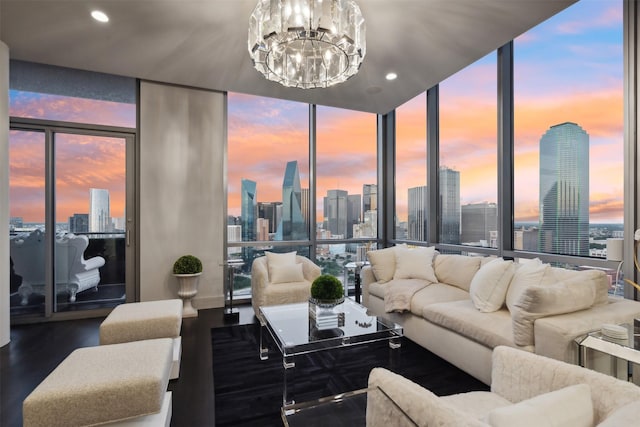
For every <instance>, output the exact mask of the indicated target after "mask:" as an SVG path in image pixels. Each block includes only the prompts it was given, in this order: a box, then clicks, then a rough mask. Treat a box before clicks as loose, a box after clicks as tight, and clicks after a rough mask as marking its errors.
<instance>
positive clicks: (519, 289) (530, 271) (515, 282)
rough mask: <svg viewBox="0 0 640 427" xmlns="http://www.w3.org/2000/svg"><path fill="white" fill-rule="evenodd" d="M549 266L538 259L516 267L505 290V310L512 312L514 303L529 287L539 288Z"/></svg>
mask: <svg viewBox="0 0 640 427" xmlns="http://www.w3.org/2000/svg"><path fill="white" fill-rule="evenodd" d="M548 269H549V264H543V263H542V261H540V259H539V258H535V259H532V260H531V261H527V262H525V263H523V264H521V265H518V266H517V268H516V270H515V273H514V274H513V279H512V280H511V284H510V285H509V289H508V290H507V298H506V303H507V308H508V309H509V311H511V310H513V307H514V306H515V304H516V302H517V301H518V299H519V298H520V296H521V295H522V293H523V292H524V290H525V289H526V288H528V287H529V286H540V285H541V284H542V283H543V282H542V280H543V278H544V275H545V272H547V270H548Z"/></svg>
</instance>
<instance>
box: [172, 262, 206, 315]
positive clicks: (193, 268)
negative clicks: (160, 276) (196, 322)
mask: <svg viewBox="0 0 640 427" xmlns="http://www.w3.org/2000/svg"><path fill="white" fill-rule="evenodd" d="M201 274H202V261H200V259H199V258H198V257H196V256H193V255H183V256H181V257H180V258H178V259H177V260H176V262H175V263H173V275H174V276H176V278H177V279H178V283H179V284H180V289H178V296H179V297H180V298H182V301H183V302H182V317H197V316H198V310H196V309H195V308H194V307H193V305H192V304H191V299H192V298H193V297H194V296H196V294H197V293H198V281H199V279H200V275H201Z"/></svg>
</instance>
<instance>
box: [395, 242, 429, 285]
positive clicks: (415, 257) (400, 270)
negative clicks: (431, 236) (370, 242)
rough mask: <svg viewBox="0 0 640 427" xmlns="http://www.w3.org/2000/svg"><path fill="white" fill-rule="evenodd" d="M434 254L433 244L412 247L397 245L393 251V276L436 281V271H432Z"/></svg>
mask: <svg viewBox="0 0 640 427" xmlns="http://www.w3.org/2000/svg"><path fill="white" fill-rule="evenodd" d="M436 254H437V252H436V248H435V247H433V246H429V247H427V248H423V247H419V248H413V249H409V248H406V247H397V248H396V251H395V255H396V268H395V272H394V274H393V278H394V279H423V280H427V281H429V282H431V283H436V282H438V279H437V278H436V273H435V272H434V271H433V257H434V256H435V255H436Z"/></svg>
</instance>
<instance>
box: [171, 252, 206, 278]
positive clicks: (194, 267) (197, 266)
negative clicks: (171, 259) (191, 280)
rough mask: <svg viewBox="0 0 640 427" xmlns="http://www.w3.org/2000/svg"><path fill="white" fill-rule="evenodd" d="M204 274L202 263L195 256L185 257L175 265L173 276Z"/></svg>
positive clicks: (179, 259)
mask: <svg viewBox="0 0 640 427" xmlns="http://www.w3.org/2000/svg"><path fill="white" fill-rule="evenodd" d="M197 273H202V262H201V261H200V259H198V257H195V256H193V255H183V256H181V257H180V258H178V259H177V260H176V262H175V263H174V264H173V274H197Z"/></svg>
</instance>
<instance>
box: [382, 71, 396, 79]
mask: <svg viewBox="0 0 640 427" xmlns="http://www.w3.org/2000/svg"><path fill="white" fill-rule="evenodd" d="M384 78H385V79H387V80H395V79H397V78H398V75H397V74H396V73H389V74H387V75H386V76H385V77H384Z"/></svg>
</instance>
